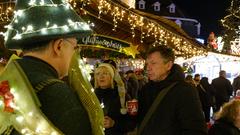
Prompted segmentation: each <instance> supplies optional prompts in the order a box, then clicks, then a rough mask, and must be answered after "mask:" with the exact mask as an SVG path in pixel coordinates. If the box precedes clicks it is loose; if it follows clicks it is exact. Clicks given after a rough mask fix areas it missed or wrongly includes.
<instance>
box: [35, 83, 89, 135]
mask: <svg viewBox="0 0 240 135" xmlns="http://www.w3.org/2000/svg"><path fill="white" fill-rule="evenodd" d="M38 97H39V100H40V102H41V105H42V106H41V110H42V112H43V113H44V114H45V115H46V116H47V118H48V119H49V120H50V121H51V122H52V123H53V124H54V125H55V126H56V127H57V128H58V129H60V130H61V131H62V132H63V133H64V134H66V135H80V134H84V135H90V134H91V125H90V121H89V117H88V114H87V112H86V110H85V108H84V107H83V105H82V103H81V102H80V100H79V98H78V97H77V94H76V93H74V92H73V90H72V89H71V88H70V87H68V86H67V85H66V84H64V83H56V84H54V85H52V86H48V87H46V88H44V89H43V90H42V91H40V92H39V93H38Z"/></svg>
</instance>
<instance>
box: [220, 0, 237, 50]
mask: <svg viewBox="0 0 240 135" xmlns="http://www.w3.org/2000/svg"><path fill="white" fill-rule="evenodd" d="M228 12H229V14H228V15H226V16H225V17H224V18H223V19H222V20H221V22H222V25H223V26H224V28H225V30H224V36H223V39H224V41H225V45H224V46H223V52H225V53H227V52H230V51H231V52H233V53H234V54H236V53H235V52H236V50H231V42H232V41H234V40H235V39H236V38H239V33H238V32H237V31H238V30H239V27H240V1H239V0H232V1H231V6H230V7H229V9H228ZM236 48H238V47H236Z"/></svg>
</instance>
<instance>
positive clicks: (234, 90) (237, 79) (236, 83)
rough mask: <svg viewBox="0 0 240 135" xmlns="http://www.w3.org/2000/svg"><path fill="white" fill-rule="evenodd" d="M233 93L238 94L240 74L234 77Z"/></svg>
mask: <svg viewBox="0 0 240 135" xmlns="http://www.w3.org/2000/svg"><path fill="white" fill-rule="evenodd" d="M232 86H233V95H234V96H236V92H237V90H240V75H238V76H237V77H236V78H234V79H233V83H232Z"/></svg>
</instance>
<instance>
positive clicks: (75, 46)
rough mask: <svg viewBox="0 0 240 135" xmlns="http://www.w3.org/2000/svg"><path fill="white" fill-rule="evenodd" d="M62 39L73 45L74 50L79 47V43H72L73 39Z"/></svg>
mask: <svg viewBox="0 0 240 135" xmlns="http://www.w3.org/2000/svg"><path fill="white" fill-rule="evenodd" d="M64 40H65V41H67V43H69V44H71V45H73V46H74V47H73V49H74V50H78V49H79V48H80V45H78V44H77V43H74V42H73V41H70V40H68V39H64Z"/></svg>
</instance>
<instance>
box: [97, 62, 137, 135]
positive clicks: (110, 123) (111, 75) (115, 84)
mask: <svg viewBox="0 0 240 135" xmlns="http://www.w3.org/2000/svg"><path fill="white" fill-rule="evenodd" d="M94 77H95V79H94V80H95V83H94V84H95V93H96V95H97V97H98V99H99V101H100V102H101V105H102V108H103V111H104V114H105V116H104V128H105V134H106V135H124V134H125V133H127V132H128V131H131V130H133V129H134V124H133V123H132V122H133V121H132V119H131V117H130V116H129V115H128V114H127V110H126V108H125V94H126V93H125V88H124V84H123V81H122V80H121V77H120V75H119V74H118V71H116V69H115V67H113V66H112V65H111V64H108V63H100V64H99V66H98V67H97V68H96V69H95V72H94Z"/></svg>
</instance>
